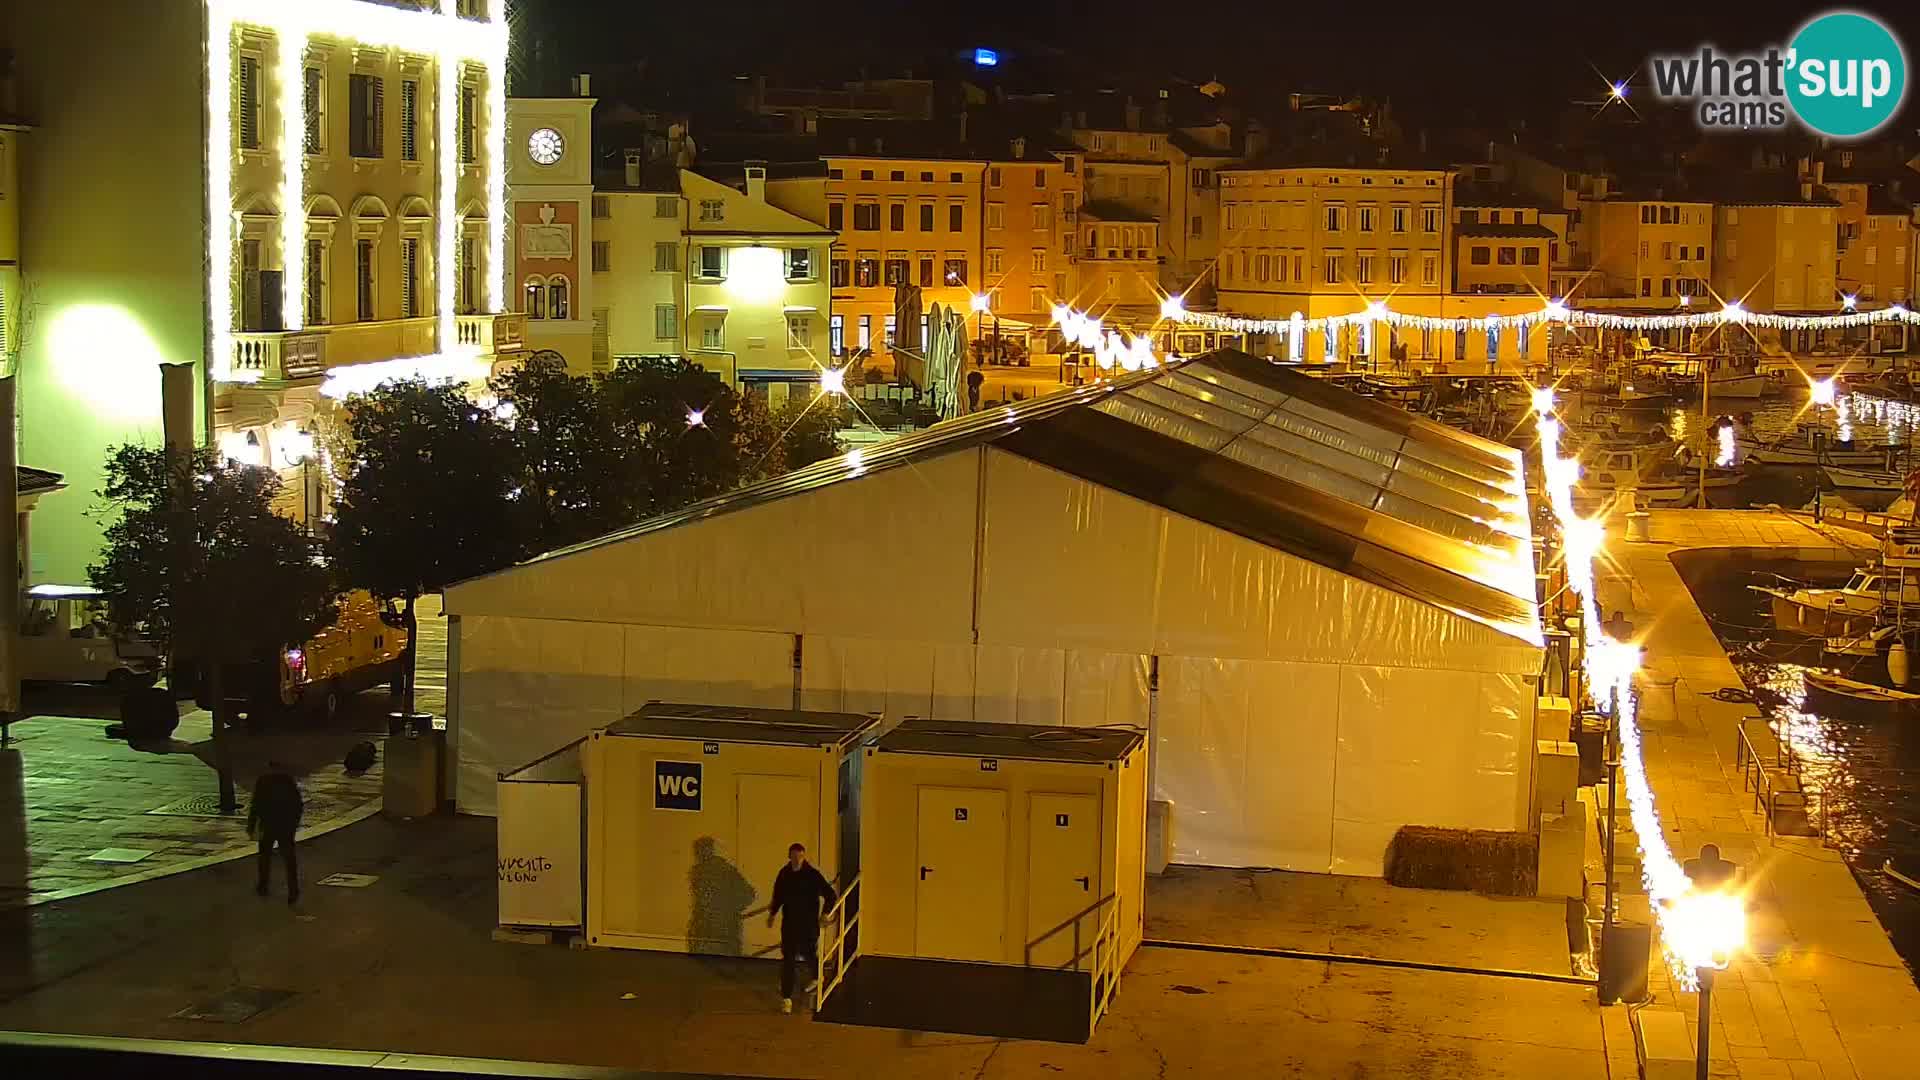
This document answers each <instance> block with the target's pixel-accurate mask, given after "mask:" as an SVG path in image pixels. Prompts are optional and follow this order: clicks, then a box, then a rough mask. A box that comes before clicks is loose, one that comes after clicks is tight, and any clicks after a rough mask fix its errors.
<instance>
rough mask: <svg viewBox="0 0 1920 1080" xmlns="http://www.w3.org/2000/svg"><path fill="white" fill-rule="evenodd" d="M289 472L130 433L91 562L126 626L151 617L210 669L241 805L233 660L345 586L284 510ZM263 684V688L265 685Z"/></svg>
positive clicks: (222, 753) (314, 612)
mask: <svg viewBox="0 0 1920 1080" xmlns="http://www.w3.org/2000/svg"><path fill="white" fill-rule="evenodd" d="M279 490H280V480H279V478H278V477H277V476H275V475H274V474H273V473H272V472H270V471H269V470H266V469H262V468H257V467H253V466H246V465H239V464H235V463H233V462H223V461H220V460H218V459H217V458H216V456H215V455H214V453H213V452H212V451H211V450H206V449H197V450H194V451H192V452H191V453H190V454H181V453H179V452H177V451H176V452H170V451H168V450H165V449H162V448H159V447H148V446H136V445H126V446H121V447H118V448H116V449H114V450H112V451H111V452H110V453H109V454H108V455H107V477H106V486H105V487H104V488H103V489H101V491H100V492H99V494H100V497H101V498H102V499H103V500H105V502H106V503H107V507H106V508H105V510H104V511H103V512H104V513H108V514H113V515H116V516H115V517H114V520H113V521H112V523H111V524H109V525H108V526H107V529H106V547H105V549H104V550H103V551H102V553H101V556H100V560H99V561H98V562H96V563H94V564H93V565H92V566H90V567H88V568H87V574H88V576H89V577H90V578H91V579H92V580H93V584H94V586H95V587H96V588H98V589H100V590H101V591H102V592H104V593H105V594H106V599H107V609H108V612H109V614H110V615H111V616H112V618H113V621H114V622H115V623H116V624H118V625H119V626H122V627H133V626H143V627H145V629H146V632H147V634H148V635H150V636H151V637H152V638H153V639H154V640H155V641H156V642H157V643H158V644H159V645H160V646H161V648H162V649H163V650H165V652H166V653H167V655H168V656H169V658H170V660H171V661H173V663H174V665H175V666H176V668H177V667H179V666H180V662H182V661H188V662H191V663H194V664H197V665H199V666H200V667H201V668H202V669H203V670H204V671H205V672H206V676H207V680H208V687H209V690H210V692H211V706H212V709H213V715H214V723H213V733H214V745H215V755H216V759H217V764H218V768H219V772H220V797H221V806H222V808H224V809H229V810H230V809H232V808H233V806H234V798H233V774H232V770H231V768H230V767H229V763H228V761H227V754H226V738H225V735H224V731H225V729H226V727H227V724H226V719H227V717H226V712H225V710H226V698H227V694H226V692H225V689H226V682H227V675H228V669H229V668H230V667H233V666H236V665H252V664H256V663H260V662H269V663H272V664H273V667H272V668H271V669H270V670H272V671H274V672H277V671H278V658H279V654H280V651H281V650H283V649H285V648H287V647H289V646H293V645H297V644H299V643H301V642H304V641H306V640H307V639H308V638H310V637H312V636H313V635H314V633H315V632H317V631H318V630H320V629H321V628H323V627H325V626H327V625H328V624H330V623H332V622H333V619H334V615H335V612H336V609H337V608H336V605H337V593H336V590H335V589H334V588H333V585H332V583H331V582H330V581H329V579H328V574H327V571H326V570H325V568H323V567H322V566H321V565H320V562H319V560H318V559H317V557H316V556H317V555H318V551H317V549H316V548H315V545H314V541H313V540H312V539H310V538H309V537H307V536H305V535H304V534H303V533H302V532H301V530H300V528H299V527H298V526H296V525H295V524H294V523H293V522H291V521H289V520H287V519H286V518H284V517H281V516H279V515H278V514H275V513H274V512H273V510H272V502H273V500H274V498H275V496H276V495H278V494H279ZM255 689H256V690H257V689H258V688H255Z"/></svg>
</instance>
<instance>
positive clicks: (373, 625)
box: [279, 589, 407, 720]
mask: <svg viewBox="0 0 1920 1080" xmlns="http://www.w3.org/2000/svg"><path fill="white" fill-rule="evenodd" d="M406 648H407V631H406V627H405V626H404V624H403V623H402V622H401V617H400V613H399V612H398V611H396V610H395V609H394V608H393V606H392V605H391V604H387V603H381V602H380V601H378V600H375V599H374V598H373V595H372V594H371V593H368V592H366V591H365V590H362V589H356V590H354V591H353V592H350V593H348V594H347V595H346V597H345V598H344V599H343V600H342V601H341V602H340V615H339V617H338V618H336V619H335V620H334V623H333V625H332V626H329V627H327V628H326V629H325V630H322V631H320V632H319V633H317V634H315V635H313V637H312V638H310V639H308V640H307V642H306V643H305V644H303V645H302V646H300V647H299V648H297V649H288V650H286V651H285V652H284V653H282V654H281V656H280V671H279V691H280V704H281V705H282V706H283V707H286V708H291V709H301V710H304V711H309V712H313V713H317V714H319V715H320V716H321V717H324V718H325V719H328V720H331V719H333V717H334V716H335V715H336V714H338V713H339V711H340V703H341V701H342V700H343V699H344V698H345V696H346V695H348V694H357V693H359V692H360V691H362V690H366V689H368V688H370V687H375V686H379V685H381V684H383V683H385V684H389V685H392V686H395V687H398V686H399V685H400V684H401V682H402V680H404V679H405V678H406V668H405V659H406Z"/></svg>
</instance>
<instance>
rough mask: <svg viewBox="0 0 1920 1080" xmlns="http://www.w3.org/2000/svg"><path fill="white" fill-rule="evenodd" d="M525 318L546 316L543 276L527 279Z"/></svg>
mask: <svg viewBox="0 0 1920 1080" xmlns="http://www.w3.org/2000/svg"><path fill="white" fill-rule="evenodd" d="M524 307H525V309H526V313H527V318H529V319H544V318H546V317H547V283H546V280H545V279H544V278H537V277H530V278H528V279H527V286H526V301H525V304H524Z"/></svg>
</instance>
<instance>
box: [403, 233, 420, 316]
mask: <svg viewBox="0 0 1920 1080" xmlns="http://www.w3.org/2000/svg"><path fill="white" fill-rule="evenodd" d="M400 314H401V317H403V318H408V319H411V318H413V317H415V316H417V315H419V314H420V241H418V240H416V239H414V238H413V237H411V236H409V237H407V238H405V239H403V240H401V241H400Z"/></svg>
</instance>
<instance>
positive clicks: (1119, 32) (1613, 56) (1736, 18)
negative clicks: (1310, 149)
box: [521, 0, 1920, 127]
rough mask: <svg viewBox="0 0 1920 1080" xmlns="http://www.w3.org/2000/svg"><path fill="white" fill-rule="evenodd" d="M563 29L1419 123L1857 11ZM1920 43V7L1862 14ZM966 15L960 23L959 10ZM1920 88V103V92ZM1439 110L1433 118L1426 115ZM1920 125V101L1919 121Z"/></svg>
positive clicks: (1290, 14)
mask: <svg viewBox="0 0 1920 1080" xmlns="http://www.w3.org/2000/svg"><path fill="white" fill-rule="evenodd" d="M521 2H522V3H524V4H526V5H528V6H529V7H531V8H535V9H537V14H536V16H535V17H536V18H538V19H539V20H541V21H542V22H544V23H545V24H546V25H548V26H549V27H550V28H551V29H550V32H549V40H551V41H552V42H553V44H554V46H555V48H554V55H553V57H552V60H553V61H554V63H556V64H558V65H560V66H562V67H564V66H566V65H568V64H575V65H582V64H595V63H600V64H604V63H627V62H633V61H636V60H645V61H647V62H648V64H649V65H650V71H651V72H652V74H653V75H654V76H655V77H657V78H659V79H661V80H664V81H669V82H674V83H680V84H688V83H693V82H698V81H718V80H719V79H720V78H721V77H724V76H727V75H732V74H738V73H744V72H753V71H761V72H766V71H773V72H785V73H787V74H788V75H789V76H790V77H792V78H794V79H795V80H800V79H805V78H807V77H808V76H813V77H815V78H820V79H825V80H839V79H844V78H852V77H858V75H859V74H860V72H861V71H862V70H865V71H866V72H868V73H870V74H871V75H873V76H874V77H881V76H886V75H898V74H905V73H908V72H911V73H914V74H927V73H929V71H930V70H931V69H932V66H933V65H935V64H937V63H939V62H941V60H942V58H951V57H953V56H955V55H956V54H957V53H958V52H959V51H960V50H962V49H964V48H970V47H972V46H974V45H988V46H993V47H996V48H999V49H1001V50H1003V51H1004V52H1005V53H1007V54H1008V61H1009V62H1008V64H1007V65H1005V67H1004V68H1003V71H1002V72H1001V75H1002V77H1003V78H1006V79H1008V80H1009V81H1010V82H1011V81H1014V80H1018V81H1019V82H1021V83H1023V84H1026V85H1028V86H1040V85H1044V84H1045V83H1046V82H1047V81H1049V80H1058V81H1060V82H1062V83H1067V84H1072V85H1080V86H1090V85H1094V84H1095V83H1097V82H1098V80H1100V79H1101V78H1103V77H1109V78H1110V77H1113V76H1115V75H1128V74H1133V75H1146V74H1159V73H1162V72H1165V73H1169V74H1174V75H1179V76H1184V77H1188V78H1194V79H1200V80H1204V79H1206V78H1209V77H1218V78H1219V79H1221V80H1222V81H1223V82H1225V83H1227V84H1228V85H1229V86H1230V87H1231V88H1232V89H1233V90H1235V91H1236V92H1237V93H1240V92H1244V93H1252V94H1259V93H1261V92H1266V93H1277V92H1284V91H1286V90H1292V89H1310V90H1323V91H1330V92H1349V93H1364V94H1370V95H1372V96H1377V97H1387V98H1389V99H1391V100H1392V101H1393V102H1394V104H1395V107H1396V109H1397V110H1399V111H1400V112H1401V113H1402V115H1407V116H1412V117H1413V118H1414V119H1416V120H1419V121H1421V122H1439V123H1444V122H1448V121H1449V119H1460V118H1463V117H1464V118H1467V119H1473V120H1479V121H1483V122H1498V121H1502V120H1507V119H1512V118H1520V117H1527V116H1545V115H1548V114H1550V113H1551V112H1552V111H1554V110H1556V109H1559V108H1562V107H1564V106H1565V105H1566V103H1567V102H1568V101H1569V100H1570V99H1576V98H1579V97H1584V96H1596V97H1597V96H1598V95H1599V94H1602V93H1604V91H1605V85H1606V84H1605V78H1606V77H1616V78H1618V77H1627V76H1629V75H1635V83H1634V85H1635V86H1636V87H1637V86H1638V85H1639V84H1640V83H1641V82H1644V81H1645V76H1644V75H1643V74H1642V75H1636V74H1635V73H1636V72H1637V71H1640V70H1642V68H1643V64H1644V61H1645V58H1646V57H1647V55H1648V54H1649V53H1652V52H1656V51H1662V52H1665V51H1691V50H1694V49H1697V48H1698V46H1699V45H1701V44H1702V43H1704V42H1711V43H1713V44H1715V45H1717V46H1720V47H1723V48H1727V49H1735V48H1749V47H1754V46H1758V45H1762V44H1768V43H1781V44H1784V43H1785V41H1786V40H1787V39H1788V38H1790V37H1791V35H1792V32H1793V31H1794V29H1796V28H1797V27H1798V26H1799V25H1800V24H1801V23H1803V22H1804V21H1806V20H1807V19H1808V18H1810V17H1811V16H1813V15H1815V14H1819V13H1821V12H1824V11H1828V10H1834V9H1837V8H1841V7H1844V6H1845V5H1837V4H1836V5H1831V6H1829V5H1826V4H1809V3H1782V2H1778V0H1752V2H1746V3H1738V4H1721V3H1710V2H1694V0H1667V2H1664V3H1653V2H1647V0H1597V2H1596V0H1580V2H1579V3H1564V4H1561V5H1559V6H1553V5H1551V4H1546V3H1531V4H1519V3H1508V2H1488V3H1476V2H1471V0H1435V2H1433V3H1429V4H1425V5H1416V4H1410V3H1394V2H1390V3H1373V4H1369V3H1364V2H1345V3H1321V4H1303V3H1289V2H1287V0H1267V2H1263V3H1250V2H1247V0H1224V2H1202V3H1196V4H1177V3H1143V2H1140V0H1116V2H1108V3H1088V2H1084V0H1079V2H1071V3H1048V2H1046V0H973V2H971V3H967V4H965V5H964V6H961V7H955V6H950V5H944V4H942V5H936V4H933V3H923V2H918V0H822V2H819V3H814V4H801V3H795V2H793V0H779V2H773V0H733V2H730V3H728V4H726V5H723V6H721V7H714V6H710V5H703V4H677V5H669V4H665V3H661V2H658V0H647V2H640V3H636V2H634V0H521ZM1852 9H1853V10H1863V11H1867V12H1869V13H1872V14H1875V15H1878V16H1880V17H1881V18H1882V19H1883V20H1885V21H1887V22H1889V23H1890V24H1891V25H1893V26H1894V27H1895V29H1896V32H1898V33H1900V34H1901V36H1902V38H1903V40H1904V41H1905V42H1906V43H1907V45H1908V49H1909V53H1910V54H1911V53H1914V52H1915V51H1916V50H1920V5H1917V4H1913V3H1907V2H1900V3H1893V2H1886V0H1882V2H1880V3H1868V4H1864V5H1855V6H1853V8H1852ZM956 11H957V12H960V13H962V16H963V17H955V16H954V15H953V14H952V13H953V12H956ZM1912 96H1913V95H1909V97H1910V98H1911V97H1912ZM1419 113H1431V114H1434V115H1432V116H1419V115H1417V114H1419ZM1915 117H1920V113H1916V112H1915V111H1914V109H1913V108H1912V107H1911V106H1909V108H1908V110H1907V116H1906V117H1904V118H1903V124H1906V125H1907V126H1909V127H1910V126H1911V124H1912V123H1913V122H1914V119H1915Z"/></svg>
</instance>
